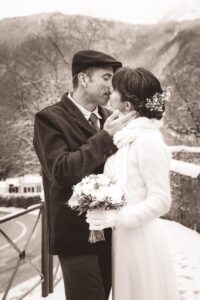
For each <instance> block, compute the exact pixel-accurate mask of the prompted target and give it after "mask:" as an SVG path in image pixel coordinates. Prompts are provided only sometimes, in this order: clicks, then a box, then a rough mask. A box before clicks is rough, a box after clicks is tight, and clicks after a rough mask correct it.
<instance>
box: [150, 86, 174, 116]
mask: <svg viewBox="0 0 200 300" xmlns="http://www.w3.org/2000/svg"><path fill="white" fill-rule="evenodd" d="M170 96H171V88H170V87H167V88H164V89H163V92H162V93H156V94H155V95H153V97H152V98H147V99H146V104H145V107H146V108H148V109H149V110H150V111H160V112H163V111H164V108H165V104H166V102H168V101H169V99H170Z"/></svg>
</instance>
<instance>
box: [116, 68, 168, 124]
mask: <svg viewBox="0 0 200 300" xmlns="http://www.w3.org/2000/svg"><path fill="white" fill-rule="evenodd" d="M112 85H113V88H114V90H117V91H118V92H119V94H120V95H121V100H122V101H129V102H131V103H132V104H133V106H134V109H135V110H136V111H137V112H139V114H140V116H144V117H147V118H149V119H152V118H155V119H158V120H159V119H161V118H162V114H163V112H164V111H165V106H164V105H163V111H155V110H153V111H151V110H150V109H148V108H147V107H146V106H145V105H146V103H147V99H151V98H152V97H153V96H154V95H155V94H156V93H159V94H162V92H163V90H162V88H161V84H160V82H159V80H158V79H157V78H156V77H155V75H154V74H153V73H151V72H150V71H148V70H146V69H144V68H136V69H132V68H129V67H123V68H120V69H118V71H117V72H116V73H115V74H114V76H113V78H112Z"/></svg>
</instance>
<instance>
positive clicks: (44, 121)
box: [33, 94, 116, 256]
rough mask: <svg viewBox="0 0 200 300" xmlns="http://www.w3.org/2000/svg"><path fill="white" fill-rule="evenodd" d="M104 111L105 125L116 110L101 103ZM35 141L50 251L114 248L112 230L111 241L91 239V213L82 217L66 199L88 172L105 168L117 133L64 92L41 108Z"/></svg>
mask: <svg viewBox="0 0 200 300" xmlns="http://www.w3.org/2000/svg"><path fill="white" fill-rule="evenodd" d="M99 114H100V115H101V116H102V120H101V121H102V122H101V126H103V123H104V122H105V120H106V118H107V117H108V116H109V114H110V112H109V111H108V110H107V109H105V108H102V107H99ZM33 145H34V149H35V151H36V153H37V156H38V158H39V160H40V163H41V166H42V176H43V186H44V194H45V205H46V208H47V220H48V228H49V240H50V253H51V254H58V255H59V254H60V255H66V256H68V255H75V254H86V253H88V254H89V253H97V252H98V251H101V249H103V247H107V246H108V247H110V238H111V230H110V229H106V230H104V231H105V236H106V242H98V243H95V244H90V243H88V236H89V229H88V224H87V223H86V221H85V215H81V216H79V215H78V213H77V212H75V211H72V210H71V209H70V208H69V207H67V206H66V205H65V202H66V201H67V200H68V199H69V198H70V197H71V195H72V186H73V185H75V184H76V183H78V182H80V181H81V180H82V178H83V177H84V176H86V175H89V174H91V173H95V174H98V173H102V171H103V165H104V163H105V161H106V159H107V158H108V157H109V156H110V155H111V154H113V153H114V152H115V150H116V148H115V146H114V145H113V141H112V137H111V136H110V135H109V134H108V133H107V132H106V131H105V130H104V129H101V130H100V131H98V132H96V131H95V129H94V128H93V127H92V126H91V125H90V124H89V122H88V121H87V120H86V119H85V117H84V116H83V114H82V113H81V111H80V110H79V109H78V108H77V107H76V105H74V103H73V102H72V101H71V100H70V99H69V98H68V97H67V94H64V95H63V97H62V99H61V101H59V102H58V103H56V104H54V105H52V106H49V107H47V108H45V109H43V110H42V111H40V112H38V113H36V115H35V127H34V139H33Z"/></svg>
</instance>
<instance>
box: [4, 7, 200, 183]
mask: <svg viewBox="0 0 200 300" xmlns="http://www.w3.org/2000/svg"><path fill="white" fill-rule="evenodd" d="M199 46H200V20H193V21H182V22H174V21H173V22H161V23H159V24H154V25H131V24H127V23H122V22H113V21H104V20H100V19H95V18H91V17H83V16H68V15H64V14H61V13H54V14H40V15H34V16H29V17H23V18H13V19H5V20H2V21H0V108H1V109H0V138H1V148H0V178H3V177H6V176H8V175H9V176H13V175H23V174H26V173H30V172H33V173H36V172H39V170H40V167H39V163H38V161H37V158H36V155H35V154H34V151H33V147H32V136H33V121H34V113H35V112H36V111H38V110H40V109H41V108H42V107H45V106H47V105H50V104H52V103H55V102H56V101H58V100H59V99H60V96H61V95H62V93H63V92H64V91H66V90H68V89H71V71H70V70H71V59H72V56H73V54H74V53H75V52H76V51H78V50H81V49H95V50H100V51H104V52H107V53H109V54H110V55H113V56H115V57H116V58H117V59H119V60H121V61H123V63H124V65H129V66H132V67H136V66H137V67H138V66H140V67H145V68H148V69H150V70H151V71H152V72H154V73H155V75H157V76H158V77H159V79H160V80H161V82H162V84H163V85H164V86H171V87H172V91H173V92H172V100H171V101H170V102H169V103H168V107H167V111H166V115H165V127H164V135H165V139H166V141H167V142H168V143H169V144H186V145H198V143H199V139H200V128H199V125H200V106H199V97H200V86H199V81H200V55H199V49H200V47H199Z"/></svg>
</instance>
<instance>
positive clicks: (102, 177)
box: [97, 174, 110, 186]
mask: <svg viewBox="0 0 200 300" xmlns="http://www.w3.org/2000/svg"><path fill="white" fill-rule="evenodd" d="M97 182H98V184H99V185H105V186H107V185H109V184H110V178H109V177H107V176H106V175H104V174H99V175H98V176H97Z"/></svg>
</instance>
